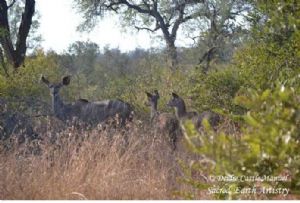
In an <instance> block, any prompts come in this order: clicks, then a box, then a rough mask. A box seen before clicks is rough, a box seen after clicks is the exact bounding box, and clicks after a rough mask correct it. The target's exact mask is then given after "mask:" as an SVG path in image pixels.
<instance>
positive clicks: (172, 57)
mask: <svg viewBox="0 0 300 203" xmlns="http://www.w3.org/2000/svg"><path fill="white" fill-rule="evenodd" d="M167 46H168V47H167V52H168V66H169V67H170V69H171V70H172V71H175V70H176V69H177V68H178V58H177V50H176V46H175V44H174V43H172V44H169V43H168V45H167Z"/></svg>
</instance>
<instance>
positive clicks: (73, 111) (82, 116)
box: [41, 76, 133, 125]
mask: <svg viewBox="0 0 300 203" xmlns="http://www.w3.org/2000/svg"><path fill="white" fill-rule="evenodd" d="M70 80H71V77H70V76H65V77H63V78H62V81H61V82H59V83H51V82H49V81H48V80H47V79H46V78H45V77H44V76H42V77H41V81H42V82H43V83H44V84H46V86H47V87H48V88H49V90H50V94H51V97H52V110H53V113H54V115H55V116H56V117H57V118H58V119H60V120H62V121H67V120H72V119H73V118H77V119H79V120H80V121H82V122H84V123H89V124H97V123H101V122H104V121H107V120H108V119H110V118H115V117H118V120H119V122H120V124H121V125H125V123H126V121H127V120H131V119H132V112H133V108H132V106H131V105H130V104H128V103H126V102H123V101H121V100H118V99H117V100H105V101H95V102H89V101H88V100H86V99H78V100H77V101H75V102H74V103H72V104H65V103H64V102H63V101H62V99H61V98H60V95H59V91H60V89H61V88H62V87H63V86H67V85H69V83H70Z"/></svg>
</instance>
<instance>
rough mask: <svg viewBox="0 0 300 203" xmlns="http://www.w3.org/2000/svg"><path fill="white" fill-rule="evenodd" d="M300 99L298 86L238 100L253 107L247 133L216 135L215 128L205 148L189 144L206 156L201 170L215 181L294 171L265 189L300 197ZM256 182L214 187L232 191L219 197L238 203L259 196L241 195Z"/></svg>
mask: <svg viewBox="0 0 300 203" xmlns="http://www.w3.org/2000/svg"><path fill="white" fill-rule="evenodd" d="M299 99H300V95H299V94H296V91H295V90H294V89H293V88H284V87H281V88H277V89H276V90H269V89H268V90H265V91H264V92H261V93H258V92H256V91H253V90H249V91H247V95H244V96H239V97H236V98H235V102H237V103H238V104H239V105H242V106H244V107H245V108H248V109H250V110H249V111H248V113H247V114H245V116H244V120H245V122H246V125H245V126H244V127H243V129H242V133H241V135H238V132H236V134H225V133H223V132H214V131H212V130H211V129H209V127H208V128H207V129H206V132H205V133H202V134H198V135H197V136H198V140H200V141H201V145H200V146H197V145H196V144H195V143H196V142H195V141H190V142H188V143H190V146H191V149H193V151H194V152H196V153H197V154H199V155H201V156H204V157H205V158H204V159H203V163H202V167H200V168H198V169H197V170H199V171H201V173H203V174H208V176H210V177H218V176H223V177H230V176H232V177H246V176H247V177H264V176H269V177H279V176H284V173H286V171H288V174H289V175H290V177H291V179H290V180H287V181H274V182H272V181H263V182H262V187H273V188H288V189H290V190H291V192H290V193H291V194H297V193H299V192H300V181H299V180H300V171H299V166H300V165H299V163H300V151H299V148H300V143H299V141H300V134H299V132H300V108H299V101H300V100H299ZM206 125H207V124H206ZM206 125H204V126H206ZM184 128H185V129H186V137H187V139H188V140H191V138H192V137H193V139H195V133H191V130H190V129H191V128H192V127H191V126H190V125H185V126H184ZM194 181H195V180H194ZM254 183H255V184H256V183H257V182H254ZM254 183H253V182H251V181H244V182H241V181H214V182H209V183H208V185H209V187H210V188H212V187H218V188H223V189H224V190H225V189H227V190H229V191H231V190H232V191H231V192H228V193H226V194H221V193H217V194H216V198H218V199H232V198H233V199H237V198H253V196H252V195H253V194H246V196H245V194H244V195H243V194H241V193H238V192H236V191H237V188H238V189H239V190H241V189H243V188H249V187H253V186H256V185H255V184H254ZM196 188H197V187H196ZM256 194H258V192H257V193H256ZM256 194H255V195H256Z"/></svg>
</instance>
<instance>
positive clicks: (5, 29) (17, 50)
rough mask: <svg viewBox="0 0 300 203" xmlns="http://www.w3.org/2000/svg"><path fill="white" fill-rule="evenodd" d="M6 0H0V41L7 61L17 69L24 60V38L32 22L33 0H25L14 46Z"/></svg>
mask: <svg viewBox="0 0 300 203" xmlns="http://www.w3.org/2000/svg"><path fill="white" fill-rule="evenodd" d="M10 6H12V5H9V6H8V5H7V2H6V0H0V43H1V45H2V47H3V50H4V54H5V56H6V58H7V61H8V62H9V63H10V64H11V65H12V66H13V67H14V69H15V70H17V69H18V68H19V67H20V66H21V65H22V64H23V63H24V60H25V55H26V49H27V47H26V39H27V37H28V34H29V30H30V27H31V24H32V17H33V15H34V11H35V0H26V2H25V8H24V12H23V14H22V19H21V23H20V27H19V31H18V35H17V42H16V45H15V47H14V45H13V42H12V39H11V36H10V27H9V22H8V9H9V8H10Z"/></svg>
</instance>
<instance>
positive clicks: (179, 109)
mask: <svg viewBox="0 0 300 203" xmlns="http://www.w3.org/2000/svg"><path fill="white" fill-rule="evenodd" d="M175 113H176V116H177V118H181V117H184V116H185V115H186V107H185V103H184V101H182V102H181V103H180V104H179V105H178V106H176V108H175Z"/></svg>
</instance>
